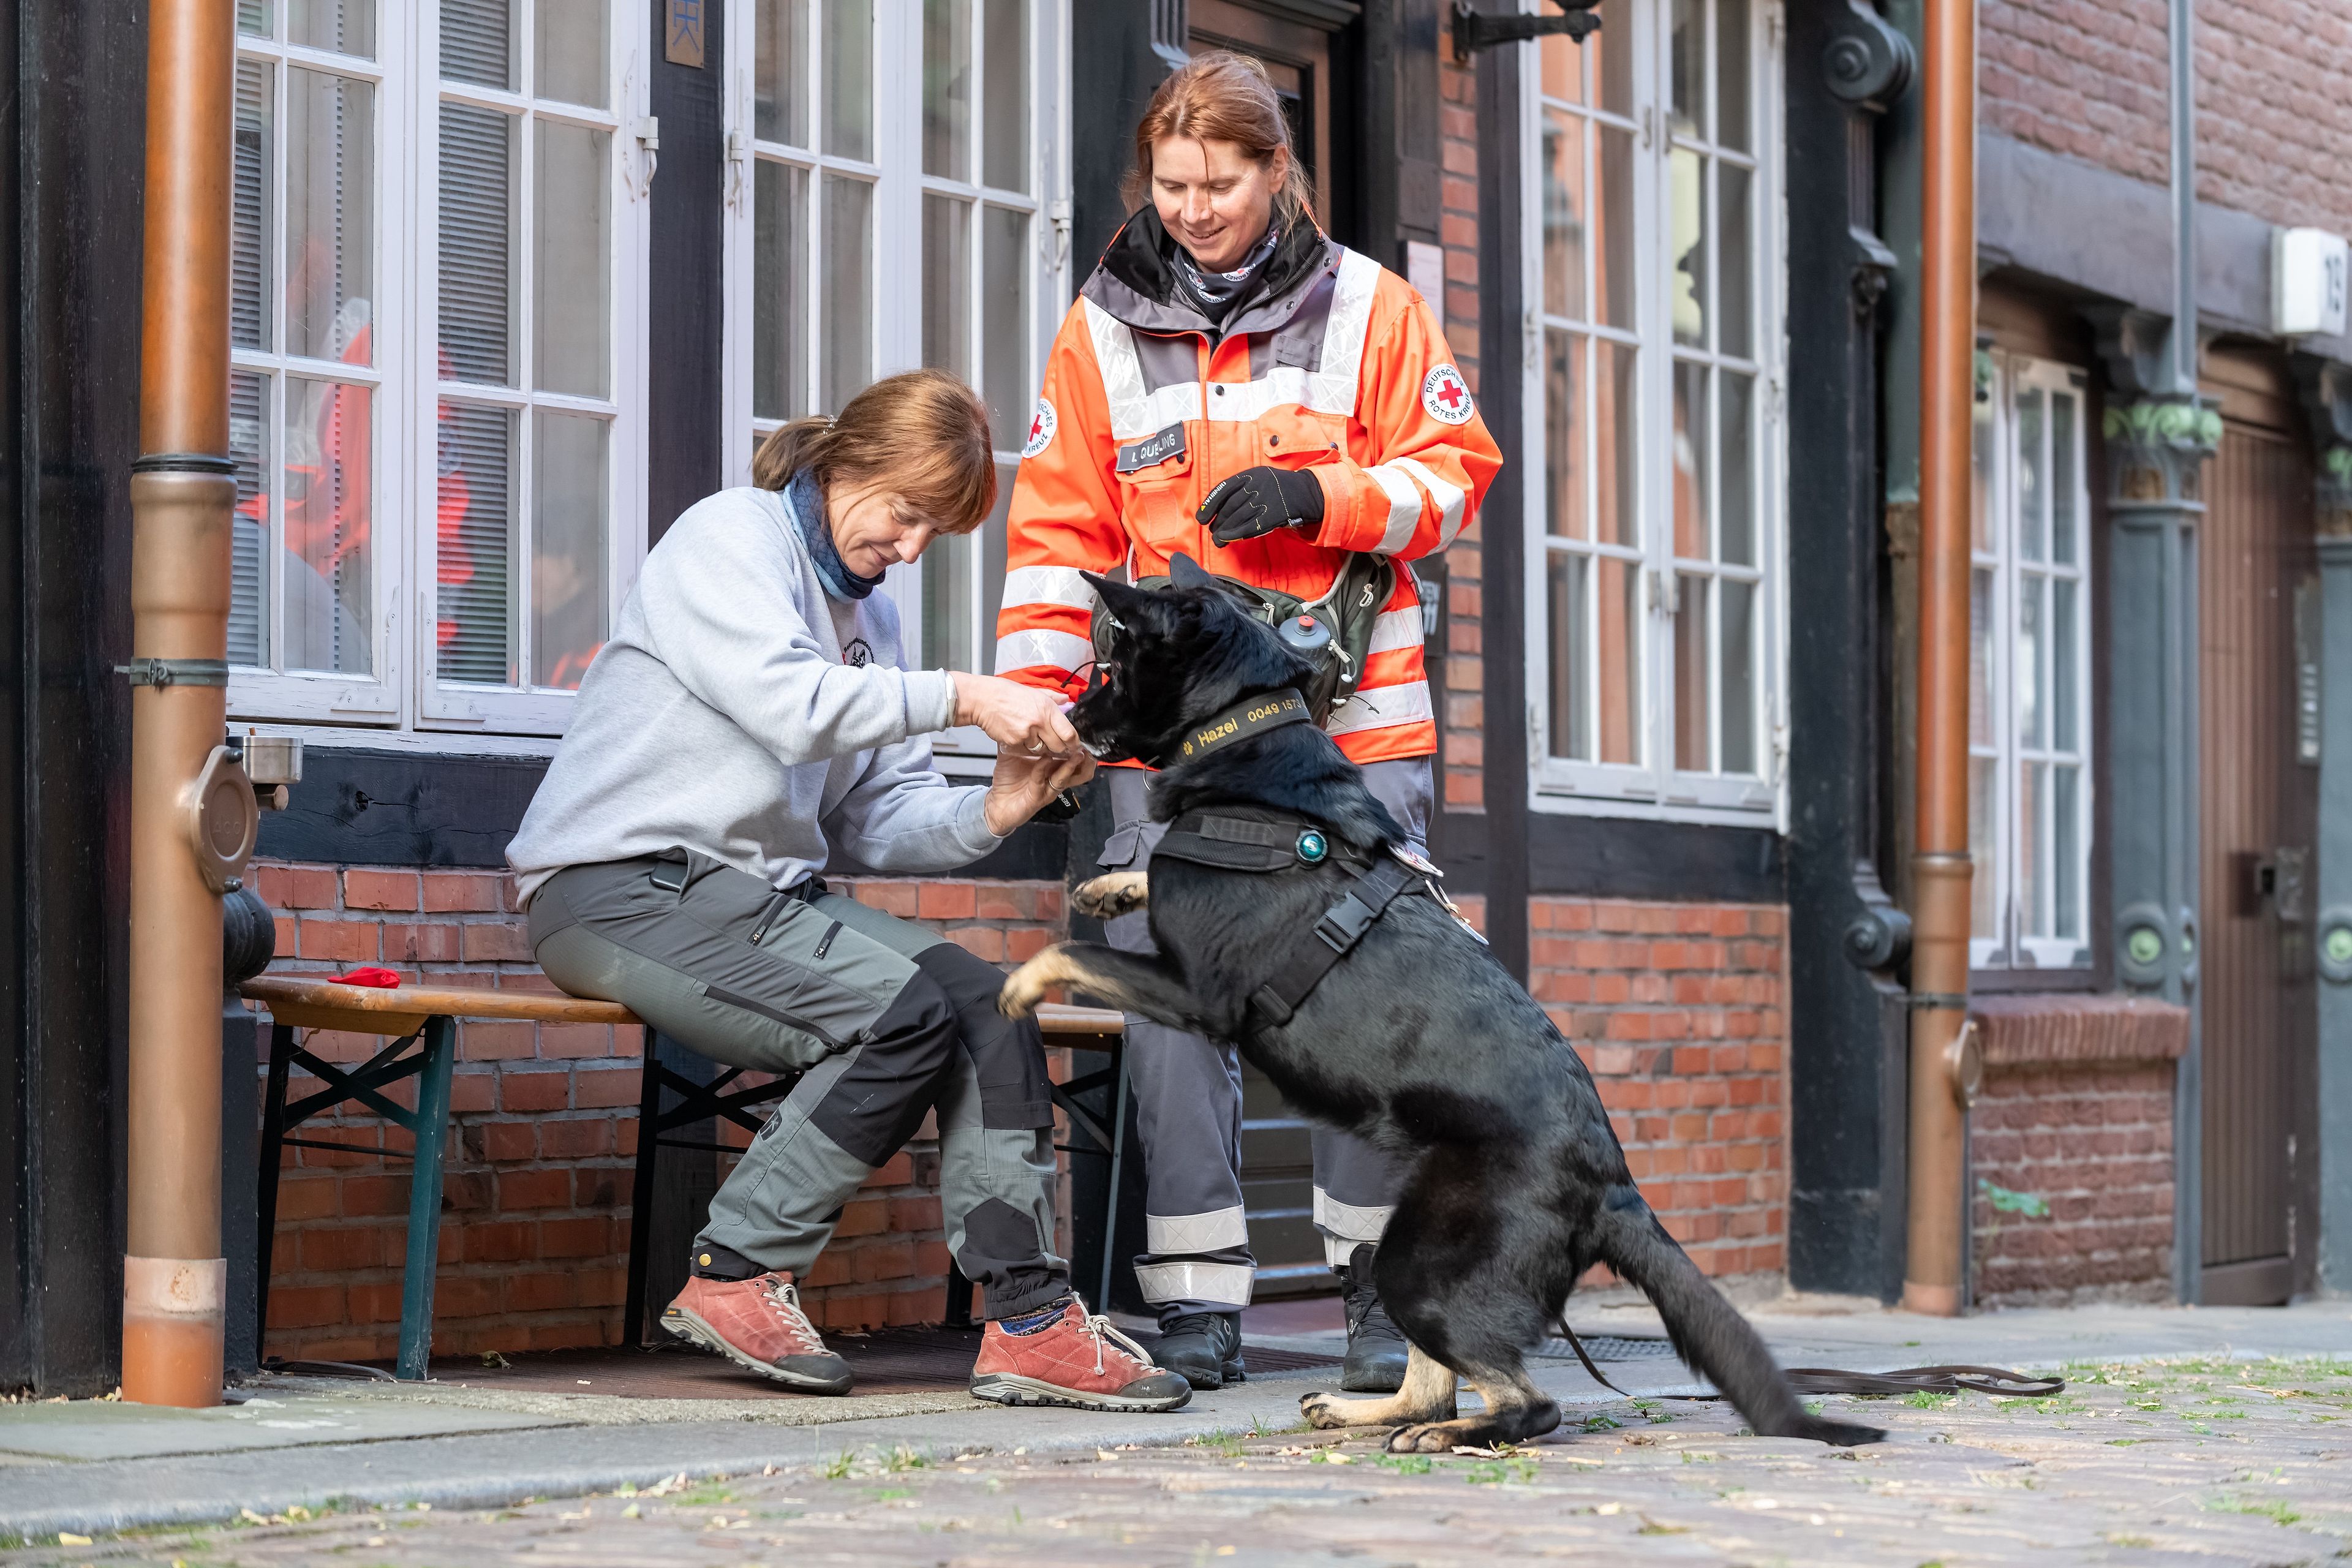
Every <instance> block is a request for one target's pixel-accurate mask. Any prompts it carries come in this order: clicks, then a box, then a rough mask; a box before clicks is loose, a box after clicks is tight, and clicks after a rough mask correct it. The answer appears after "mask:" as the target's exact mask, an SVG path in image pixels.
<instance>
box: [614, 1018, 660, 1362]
mask: <svg viewBox="0 0 2352 1568" xmlns="http://www.w3.org/2000/svg"><path fill="white" fill-rule="evenodd" d="M644 1060H645V1075H644V1087H643V1088H642V1089H639V1090H638V1093H637V1168H636V1173H635V1178H634V1179H633V1180H632V1182H631V1183H630V1186H629V1289H628V1300H627V1304H626V1305H625V1307H624V1308H623V1309H622V1310H623V1314H624V1315H623V1317H622V1319H621V1342H622V1343H623V1344H625V1345H630V1346H634V1347H639V1348H642V1347H643V1346H645V1345H646V1344H648V1343H650V1342H652V1340H653V1335H652V1334H651V1333H650V1332H649V1331H647V1327H646V1277H647V1275H648V1274H649V1273H650V1272H651V1270H652V1268H653V1255H654V1230H653V1226H651V1225H650V1224H648V1223H647V1221H648V1220H649V1219H650V1218H651V1216H652V1215H653V1211H654V1163H655V1161H656V1158H657V1157H658V1156H659V1154H660V1153H661V1098H662V1096H661V1037H659V1036H658V1035H656V1034H655V1033H654V1031H653V1027H652V1026H650V1025H648V1026H646V1054H645V1058H644Z"/></svg>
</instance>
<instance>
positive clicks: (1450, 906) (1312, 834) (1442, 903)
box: [1151, 811, 1486, 1034]
mask: <svg viewBox="0 0 2352 1568" xmlns="http://www.w3.org/2000/svg"><path fill="white" fill-rule="evenodd" d="M1382 848H1383V853H1381V854H1378V855H1367V854H1365V853H1364V852H1363V851H1361V850H1360V849H1358V848H1356V847H1354V846H1352V845H1350V844H1348V843H1346V842H1345V841H1344V840H1341V839H1339V838H1335V837H1332V836H1331V835H1330V834H1329V833H1328V832H1326V831H1325V830H1324V829H1323V828H1322V827H1321V826H1318V824H1316V823H1315V822H1314V821H1313V820H1312V819H1310V818H1307V817H1305V816H1297V814H1295V813H1291V812H1269V813H1268V815H1267V816H1234V815H1233V814H1231V813H1228V812H1217V811H1188V812H1186V813H1185V814H1184V815H1183V816H1180V817H1178V818H1177V819H1176V820H1175V821H1174V822H1173V823H1171V824H1170V825H1169V828H1168V833H1167V835H1166V837H1162V838H1161V839H1160V843H1159V845H1158V847H1155V848H1154V849H1153V850H1152V852H1151V853H1152V857H1153V858H1155V859H1156V858H1160V857H1161V856H1167V857H1169V858H1171V859H1177V860H1190V861H1191V862H1192V863H1193V864H1194V865H1196V866H1209V867H1213V868H1215V869H1217V870H1220V871H1248V872H1252V873H1256V874H1265V873H1270V872H1275V871H1289V870H1296V869H1298V868H1302V867H1313V866H1319V865H1321V864H1323V863H1324V862H1325V861H1327V860H1330V861H1336V862H1338V863H1339V864H1340V865H1342V866H1345V867H1347V868H1349V869H1350V870H1353V871H1354V872H1355V879H1354V880H1353V881H1352V882H1350V883H1349V886H1348V889H1347V890H1346V891H1345V892H1343V893H1341V894H1340V895H1339V899H1338V900H1337V901H1335V902H1334V903H1333V904H1332V905H1331V906H1330V907H1329V908H1328V909H1327V910H1324V911H1323V916H1322V918H1321V919H1320V920H1318V921H1316V922H1315V924H1314V926H1313V927H1312V928H1311V929H1309V930H1308V931H1306V932H1304V933H1302V934H1301V935H1300V936H1299V937H1297V939H1296V940H1295V941H1293V942H1291V944H1290V948H1289V951H1288V952H1285V953H1284V954H1283V956H1282V962H1281V963H1280V965H1279V966H1278V967H1276V970H1275V972H1274V976H1273V978H1271V979H1269V980H1268V981H1266V983H1265V984H1263V985H1261V986H1259V987H1258V988H1257V989H1256V990H1255V991H1254V992H1252V993H1251V994H1250V998H1249V1002H1248V1004H1247V1016H1246V1018H1245V1021H1244V1027H1245V1028H1246V1029H1248V1030H1249V1032H1250V1033H1252V1034H1258V1033H1262V1032H1263V1031H1265V1030H1266V1029H1271V1028H1279V1027H1280V1026H1283V1025H1285V1024H1287V1023H1289V1022H1290V1020H1291V1017H1292V1016H1293V1015H1294V1014H1296V1013H1297V1011H1298V1007H1299V1005H1300V1004H1301V1003H1303V1002H1305V1001H1306V1000H1307V995H1308V994H1309V993H1311V992H1312V991H1313V990H1314V989H1315V987H1316V986H1317V985H1318V984H1320V983H1321V982H1322V979H1323V977H1324V976H1325V975H1326V974H1328V973H1330V972H1331V970H1332V967H1333V966H1334V965H1335V964H1337V963H1339V961H1340V960H1341V959H1343V958H1345V957H1347V956H1348V954H1349V952H1353V951H1354V950H1355V946H1356V944H1357V943H1358V942H1361V941H1362V940H1363V938H1364V933H1365V932H1366V931H1370V930H1371V929H1372V926H1373V925H1374V923H1375V922H1377V921H1379V920H1380V918H1381V916H1382V915H1384V914H1386V913H1388V910H1389V906H1390V905H1391V903H1393V902H1395V901H1396V900H1397V898H1398V897H1399V896H1400V895H1402V894H1404V893H1408V892H1426V893H1427V894H1428V895H1429V897H1431V898H1432V899H1433V900H1436V901H1437V904H1438V907H1439V908H1441V909H1443V910H1444V911H1445V912H1446V913H1447V914H1449V915H1451V916H1452V917H1453V918H1454V922H1455V923H1456V924H1458V925H1460V926H1461V927H1462V929H1463V930H1464V931H1468V932H1469V933H1470V934H1471V935H1472V936H1474V937H1477V938H1478V941H1479V942H1480V943H1481V944H1482V945H1483V944H1484V943H1485V942H1486V938H1485V937H1483V936H1479V935H1478V931H1477V928H1475V926H1473V925H1471V923H1470V921H1468V920H1467V919H1466V918H1465V916H1464V915H1463V913H1462V911H1461V910H1459V909H1456V908H1455V907H1454V900H1451V899H1449V898H1447V897H1446V896H1445V895H1444V892H1442V891H1441V890H1439V889H1438V886H1437V883H1438V880H1439V879H1441V878H1443V877H1444V875H1445V873H1444V872H1443V871H1440V870H1439V869H1438V868H1436V867H1434V866H1433V865H1431V864H1430V863H1429V862H1428V861H1427V860H1424V859H1423V858H1421V857H1420V856H1418V855H1415V854H1414V853H1412V851H1411V850H1409V849H1405V848H1402V847H1400V846H1397V845H1394V844H1390V845H1385V846H1383V847H1382Z"/></svg>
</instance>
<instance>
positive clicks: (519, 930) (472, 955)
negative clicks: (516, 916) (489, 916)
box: [457, 920, 531, 963]
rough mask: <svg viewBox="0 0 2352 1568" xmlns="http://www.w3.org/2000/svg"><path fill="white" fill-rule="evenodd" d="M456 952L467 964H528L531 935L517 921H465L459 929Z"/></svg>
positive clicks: (521, 923) (522, 924) (520, 922)
mask: <svg viewBox="0 0 2352 1568" xmlns="http://www.w3.org/2000/svg"><path fill="white" fill-rule="evenodd" d="M457 951H458V953H459V955H460V956H462V957H463V958H464V959H465V961H466V962H467V963H530V961H531V959H530V931H529V929H528V928H527V927H526V926H525V925H524V923H523V922H522V921H520V920H510V921H467V922H466V923H465V924H464V925H462V926H460V927H459V928H458V931H457Z"/></svg>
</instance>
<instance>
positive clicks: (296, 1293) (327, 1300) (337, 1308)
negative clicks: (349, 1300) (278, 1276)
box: [269, 1285, 346, 1329]
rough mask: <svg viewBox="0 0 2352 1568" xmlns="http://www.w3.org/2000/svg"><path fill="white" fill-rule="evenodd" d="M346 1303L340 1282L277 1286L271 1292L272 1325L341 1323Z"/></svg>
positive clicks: (291, 1327)
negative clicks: (333, 1283) (335, 1283)
mask: <svg viewBox="0 0 2352 1568" xmlns="http://www.w3.org/2000/svg"><path fill="white" fill-rule="evenodd" d="M345 1306H346V1303H345V1300H344V1295H343V1288H342V1287H341V1286H340V1285H278V1286H274V1287H272V1288H271V1289H270V1292H269V1326H270V1327H271V1328H273V1329H304V1328H313V1327H317V1326H319V1325H320V1324H325V1323H340V1322H341V1321H343V1314H344V1310H345Z"/></svg>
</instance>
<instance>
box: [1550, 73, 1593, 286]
mask: <svg viewBox="0 0 2352 1568" xmlns="http://www.w3.org/2000/svg"><path fill="white" fill-rule="evenodd" d="M1584 204H1585V190H1584V121H1582V120H1581V119H1580V118H1579V117H1577V116H1576V115H1573V114H1562V113H1560V112H1559V110H1545V111H1544V128H1543V284H1544V309H1545V310H1549V312H1551V313H1552V314H1553V315H1555V316H1574V317H1578V318H1581V317H1582V316H1583V315H1584V224H1585V210H1584Z"/></svg>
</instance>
